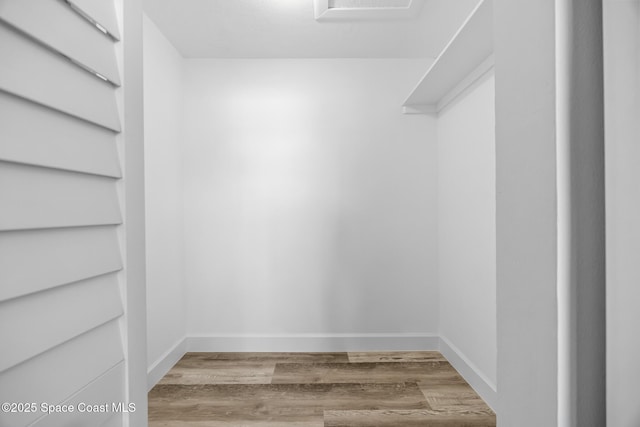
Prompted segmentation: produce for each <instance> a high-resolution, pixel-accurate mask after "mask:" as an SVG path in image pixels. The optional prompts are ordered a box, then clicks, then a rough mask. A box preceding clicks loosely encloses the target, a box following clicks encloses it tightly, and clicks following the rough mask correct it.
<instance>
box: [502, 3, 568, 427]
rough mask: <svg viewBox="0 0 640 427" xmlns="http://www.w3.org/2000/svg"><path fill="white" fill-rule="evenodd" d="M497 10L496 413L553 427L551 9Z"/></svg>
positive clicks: (510, 6)
mask: <svg viewBox="0 0 640 427" xmlns="http://www.w3.org/2000/svg"><path fill="white" fill-rule="evenodd" d="M494 11H495V13H494V28H495V29H494V41H495V75H496V265H497V268H496V294H497V305H496V308H497V317H498V322H497V324H498V328H497V333H498V363H497V366H498V375H497V378H498V408H497V411H496V413H497V417H498V425H500V426H518V427H528V426H532V427H533V426H555V425H557V399H558V394H557V382H558V381H557V380H558V378H557V369H558V364H557V354H558V351H557V329H558V327H557V287H556V283H557V282H556V279H557V276H556V267H557V265H556V259H557V257H556V254H557V251H556V244H557V233H556V227H557V209H556V145H555V131H556V128H555V101H556V97H555V36H554V34H555V5H554V2H531V1H528V0H494ZM541 408H544V409H542V410H541Z"/></svg>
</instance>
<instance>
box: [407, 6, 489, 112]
mask: <svg viewBox="0 0 640 427" xmlns="http://www.w3.org/2000/svg"><path fill="white" fill-rule="evenodd" d="M492 66H493V1H492V0H482V1H481V2H480V3H479V4H478V5H477V6H476V8H475V9H474V10H473V12H471V14H470V15H469V17H468V18H467V19H466V20H465V22H464V23H463V24H462V26H461V27H460V28H459V29H458V31H457V32H456V34H455V35H454V36H453V38H452V39H451V40H450V41H449V43H448V44H447V46H446V47H445V48H444V49H443V50H442V52H441V53H440V55H438V57H437V58H436V60H435V61H434V62H433V64H431V67H429V69H428V70H427V72H426V74H425V75H424V77H422V79H421V80H420V82H419V83H418V85H417V86H416V87H415V89H413V92H411V95H409V97H408V98H407V100H406V101H405V102H404V104H403V112H404V113H405V114H424V113H432V112H438V111H439V110H440V109H442V107H443V106H444V105H445V104H446V103H448V101H450V100H451V99H452V98H454V97H455V95H456V94H457V93H459V92H461V91H462V90H464V89H465V88H466V87H467V86H469V85H470V84H472V83H473V82H474V81H475V80H477V79H478V78H479V77H480V76H481V75H483V74H484V73H485V72H486V71H487V70H488V69H490V68H491V67H492ZM456 89H458V90H456ZM443 101H444V102H443Z"/></svg>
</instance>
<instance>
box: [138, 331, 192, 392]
mask: <svg viewBox="0 0 640 427" xmlns="http://www.w3.org/2000/svg"><path fill="white" fill-rule="evenodd" d="M186 352H187V338H182V339H180V340H178V341H177V342H176V343H175V344H174V345H173V347H171V348H170V349H169V350H167V351H166V352H165V353H164V354H163V355H162V356H160V357H159V358H158V360H156V361H155V362H154V363H153V364H152V365H151V366H150V367H149V369H147V391H149V390H151V389H152V388H153V386H154V385H156V384H157V383H158V381H160V380H161V379H162V377H164V376H165V375H166V374H167V372H169V370H170V369H171V368H173V365H175V364H176V363H177V362H178V360H180V359H181V358H182V356H184V354H185V353H186Z"/></svg>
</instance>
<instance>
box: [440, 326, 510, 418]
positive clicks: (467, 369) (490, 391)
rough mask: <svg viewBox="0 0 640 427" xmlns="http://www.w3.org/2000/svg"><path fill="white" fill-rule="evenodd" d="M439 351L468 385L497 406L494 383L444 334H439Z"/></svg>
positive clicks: (489, 402)
mask: <svg viewBox="0 0 640 427" xmlns="http://www.w3.org/2000/svg"><path fill="white" fill-rule="evenodd" d="M439 349H440V353H442V355H443V356H444V357H445V358H446V359H447V360H448V361H449V363H451V366H453V367H454V368H455V369H456V371H458V373H460V375H462V377H463V378H464V379H465V380H466V381H467V382H468V383H469V385H470V386H471V387H472V388H473V389H474V390H475V391H476V393H478V394H479V395H480V397H482V399H484V401H485V402H486V403H487V405H489V406H490V407H491V409H493V410H494V411H495V410H496V408H497V403H498V391H497V387H496V385H495V384H494V383H493V382H492V381H490V380H489V378H487V376H486V375H484V374H483V373H482V371H480V369H478V367H477V366H476V365H475V364H474V363H473V362H471V360H469V358H468V357H467V356H465V355H464V353H462V351H461V350H460V349H459V348H458V347H456V346H455V345H454V344H453V343H452V342H451V341H449V340H448V339H447V338H445V337H444V336H440V345H439Z"/></svg>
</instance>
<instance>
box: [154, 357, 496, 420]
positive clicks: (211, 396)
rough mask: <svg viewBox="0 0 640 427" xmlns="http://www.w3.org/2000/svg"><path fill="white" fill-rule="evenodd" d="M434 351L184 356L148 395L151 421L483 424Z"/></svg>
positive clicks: (484, 414) (479, 409) (477, 405)
mask: <svg viewBox="0 0 640 427" xmlns="http://www.w3.org/2000/svg"><path fill="white" fill-rule="evenodd" d="M495 425H496V421H495V414H494V413H493V411H491V409H490V408H489V407H488V406H487V405H486V404H485V403H484V401H483V400H482V399H481V398H480V397H479V396H478V395H477V394H476V393H475V392H474V391H473V389H472V388H471V387H470V386H469V385H468V384H467V383H466V382H465V381H464V379H463V378H462V377H461V376H460V375H459V374H458V372H456V370H455V369H453V367H452V366H451V365H450V364H449V362H447V361H446V359H445V358H444V357H442V355H441V354H440V353H438V352H435V351H423V352H354V353H187V354H186V355H185V356H184V357H183V358H182V359H181V360H180V361H179V362H178V363H177V364H176V365H175V366H174V367H173V368H172V369H171V371H170V372H169V373H168V374H167V375H166V376H165V377H164V378H162V380H161V381H160V382H159V383H158V384H157V385H156V386H155V387H154V388H153V389H152V390H151V391H150V392H149V426H150V427H161V426H162V427H232V426H233V427H245V426H246V427H279V426H282V427H374V426H375V427H392V426H393V427H404V426H406V427H417V426H420V427H423V426H425V427H439V426H447V427H453V426H457V427H492V426H495Z"/></svg>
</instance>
